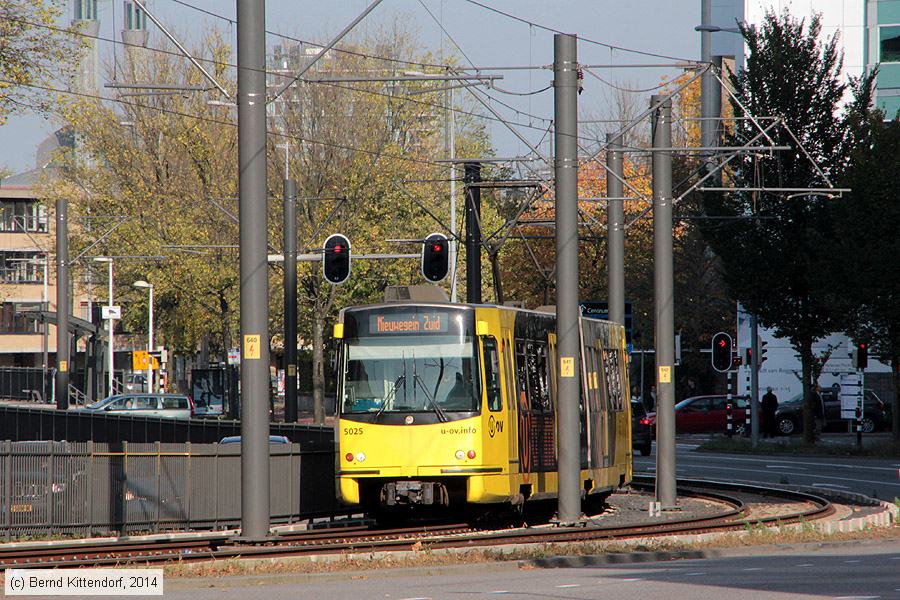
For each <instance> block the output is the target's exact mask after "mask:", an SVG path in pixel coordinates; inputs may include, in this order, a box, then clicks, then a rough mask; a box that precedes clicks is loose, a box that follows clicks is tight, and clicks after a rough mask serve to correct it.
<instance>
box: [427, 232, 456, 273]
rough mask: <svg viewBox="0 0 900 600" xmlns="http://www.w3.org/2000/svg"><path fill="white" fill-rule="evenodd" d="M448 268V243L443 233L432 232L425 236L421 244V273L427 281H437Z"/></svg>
mask: <svg viewBox="0 0 900 600" xmlns="http://www.w3.org/2000/svg"><path fill="white" fill-rule="evenodd" d="M449 270H450V244H449V243H448V241H447V236H446V235H444V234H443V233H432V234H431V235H429V236H428V237H426V238H425V244H424V245H423V246H422V275H423V276H424V277H425V279H427V280H428V281H431V282H432V283H437V282H438V281H441V280H442V279H444V278H445V277H446V276H447V272H448V271H449Z"/></svg>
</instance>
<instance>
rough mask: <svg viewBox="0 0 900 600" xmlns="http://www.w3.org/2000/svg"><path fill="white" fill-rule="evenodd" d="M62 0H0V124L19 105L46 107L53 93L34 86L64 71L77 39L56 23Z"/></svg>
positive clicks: (19, 108) (35, 108) (71, 60)
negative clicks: (27, 0) (47, 0)
mask: <svg viewBox="0 0 900 600" xmlns="http://www.w3.org/2000/svg"><path fill="white" fill-rule="evenodd" d="M65 5H66V3H65V2H64V1H63V0H51V1H49V2H46V1H44V0H38V1H35V0H32V1H29V2H22V1H21V0H0V125H3V124H4V123H5V122H6V120H7V118H8V116H9V114H10V113H12V112H19V111H28V110H33V111H38V112H46V111H48V110H49V109H50V108H51V103H52V100H53V96H52V95H51V94H49V93H47V91H45V90H43V89H40V88H41V87H42V86H48V85H49V84H50V83H51V82H52V81H53V79H56V78H59V77H60V76H61V75H64V74H68V73H69V72H70V71H71V67H72V65H74V64H75V62H76V59H77V56H78V52H77V50H78V47H79V46H78V42H77V39H76V38H75V37H74V36H71V35H67V34H66V33H65V32H64V31H62V30H60V29H57V28H56V22H57V20H58V19H59V17H60V15H61V14H62V11H63V7H64V6H65Z"/></svg>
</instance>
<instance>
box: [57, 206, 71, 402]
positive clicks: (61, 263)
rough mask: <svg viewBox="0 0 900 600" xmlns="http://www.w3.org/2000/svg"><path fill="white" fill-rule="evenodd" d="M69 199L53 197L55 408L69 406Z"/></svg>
mask: <svg viewBox="0 0 900 600" xmlns="http://www.w3.org/2000/svg"><path fill="white" fill-rule="evenodd" d="M70 367H71V361H70V359H69V201H68V200H66V199H65V198H57V200H56V381H55V384H56V408H57V409H58V410H68V408H69V371H70Z"/></svg>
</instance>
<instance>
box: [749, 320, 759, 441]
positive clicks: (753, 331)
mask: <svg viewBox="0 0 900 600" xmlns="http://www.w3.org/2000/svg"><path fill="white" fill-rule="evenodd" d="M750 445H751V446H752V447H753V448H756V447H757V446H758V445H759V323H758V322H757V319H756V315H750Z"/></svg>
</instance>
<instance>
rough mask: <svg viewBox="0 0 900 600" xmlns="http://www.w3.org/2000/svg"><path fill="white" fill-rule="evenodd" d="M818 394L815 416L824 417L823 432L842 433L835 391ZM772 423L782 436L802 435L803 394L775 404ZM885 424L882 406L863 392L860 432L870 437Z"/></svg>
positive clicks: (870, 391)
mask: <svg viewBox="0 0 900 600" xmlns="http://www.w3.org/2000/svg"><path fill="white" fill-rule="evenodd" d="M820 394H821V398H822V407H821V408H820V409H819V411H818V413H819V414H820V415H821V414H823V413H824V415H825V422H824V427H825V428H826V429H843V430H846V428H847V425H846V424H847V420H845V419H841V399H840V396H839V394H838V392H837V390H836V389H834V388H828V389H824V390H822V391H821V392H820ZM775 422H776V424H777V426H778V432H779V433H781V434H782V435H791V434H792V433H796V432H799V431H802V430H803V394H797V395H796V396H794V397H793V398H789V399H788V400H785V401H783V402H779V403H778V410H777V411H775ZM889 422H890V421H889V419H888V414H887V411H886V410H885V405H884V402H882V401H881V398H879V397H878V395H877V394H876V393H875V392H873V391H872V390H865V396H864V399H863V420H862V430H863V432H864V433H872V432H873V431H876V430H878V429H883V428H884V427H887V425H888V423H889ZM817 426H818V424H817Z"/></svg>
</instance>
